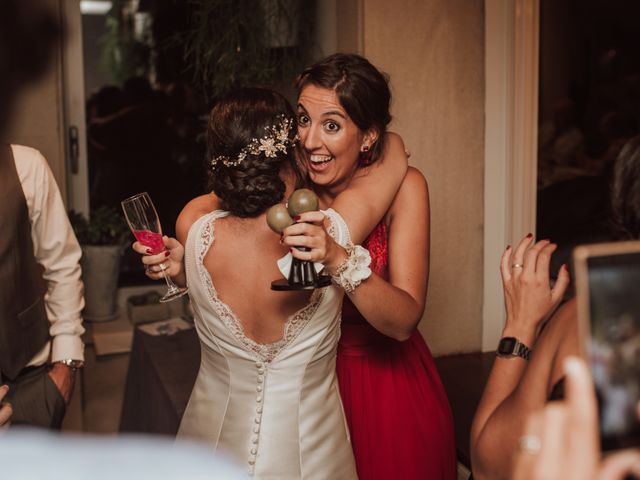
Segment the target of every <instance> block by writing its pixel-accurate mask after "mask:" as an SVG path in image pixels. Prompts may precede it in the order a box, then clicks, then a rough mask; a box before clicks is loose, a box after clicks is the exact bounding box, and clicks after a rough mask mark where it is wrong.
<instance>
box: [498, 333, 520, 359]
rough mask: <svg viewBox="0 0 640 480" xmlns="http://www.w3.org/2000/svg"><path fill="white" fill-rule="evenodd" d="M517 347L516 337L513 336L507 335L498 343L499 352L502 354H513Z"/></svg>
mask: <svg viewBox="0 0 640 480" xmlns="http://www.w3.org/2000/svg"><path fill="white" fill-rule="evenodd" d="M515 347H516V339H515V338H513V337H505V338H503V339H502V340H500V343H499V344H498V353H499V354H500V355H511V354H512V353H513V350H514V349H515Z"/></svg>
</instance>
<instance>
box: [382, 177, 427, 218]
mask: <svg viewBox="0 0 640 480" xmlns="http://www.w3.org/2000/svg"><path fill="white" fill-rule="evenodd" d="M407 204H409V205H407ZM410 205H420V206H421V207H424V206H426V207H427V208H428V205H429V187H428V185H427V179H426V178H425V177H424V175H423V174H422V172H421V171H420V170H418V169H417V168H415V167H409V169H408V170H407V174H406V175H405V177H404V180H403V181H402V184H401V185H400V189H399V190H398V193H397V194H396V198H395V199H394V201H393V204H392V206H391V211H392V213H393V211H397V210H398V209H405V208H407V207H408V206H410Z"/></svg>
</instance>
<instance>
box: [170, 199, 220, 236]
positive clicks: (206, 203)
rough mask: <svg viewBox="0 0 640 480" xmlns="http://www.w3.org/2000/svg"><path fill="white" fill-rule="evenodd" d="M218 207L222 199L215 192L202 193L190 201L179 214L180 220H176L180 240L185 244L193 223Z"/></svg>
mask: <svg viewBox="0 0 640 480" xmlns="http://www.w3.org/2000/svg"><path fill="white" fill-rule="evenodd" d="M218 209H220V199H219V198H218V197H216V196H215V195H214V194H213V193H208V194H206V195H200V196H199V197H196V198H194V199H193V200H191V201H189V203H187V204H186V205H185V206H184V208H183V209H182V211H181V212H180V215H178V220H177V221H176V234H177V236H178V241H180V243H182V244H183V245H184V241H185V240H186V238H187V234H188V233H189V229H190V228H191V225H193V224H194V223H195V222H196V221H197V220H198V219H199V218H200V217H202V216H203V215H206V214H207V213H209V212H212V211H214V210H218Z"/></svg>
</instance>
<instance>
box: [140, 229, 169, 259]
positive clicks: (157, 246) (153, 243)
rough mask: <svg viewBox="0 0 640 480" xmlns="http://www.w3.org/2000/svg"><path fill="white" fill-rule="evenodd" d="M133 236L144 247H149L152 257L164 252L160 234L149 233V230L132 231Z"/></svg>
mask: <svg viewBox="0 0 640 480" xmlns="http://www.w3.org/2000/svg"><path fill="white" fill-rule="evenodd" d="M133 236H134V237H136V239H137V240H138V241H139V242H140V243H141V244H143V245H144V246H145V247H149V248H150V249H151V254H152V255H155V254H158V253H160V252H162V251H164V242H163V241H162V234H161V233H155V232H150V231H149V230H134V231H133Z"/></svg>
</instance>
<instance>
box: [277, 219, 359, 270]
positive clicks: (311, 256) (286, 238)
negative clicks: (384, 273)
mask: <svg viewBox="0 0 640 480" xmlns="http://www.w3.org/2000/svg"><path fill="white" fill-rule="evenodd" d="M325 218H326V217H325V215H324V213H322V212H319V211H313V212H304V213H301V214H300V215H298V216H297V217H296V218H294V220H295V221H296V222H297V223H294V224H293V225H290V226H288V227H287V228H285V229H284V231H283V232H282V243H283V244H284V245H287V246H289V247H306V248H307V249H308V250H307V251H304V250H298V249H297V248H291V254H292V255H293V256H294V257H296V258H299V259H300V260H309V261H312V262H320V263H322V264H323V265H324V266H325V268H326V269H327V271H328V272H329V273H332V272H333V271H335V269H336V268H337V267H338V266H339V265H340V264H341V263H342V262H343V261H344V260H345V259H346V258H347V253H346V251H345V249H344V248H342V247H341V246H340V245H338V244H337V243H336V242H335V241H334V240H333V238H332V237H331V235H329V234H328V233H327V231H326V229H325V225H324V221H325Z"/></svg>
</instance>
